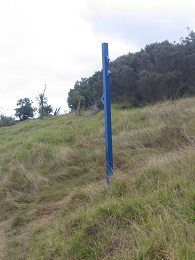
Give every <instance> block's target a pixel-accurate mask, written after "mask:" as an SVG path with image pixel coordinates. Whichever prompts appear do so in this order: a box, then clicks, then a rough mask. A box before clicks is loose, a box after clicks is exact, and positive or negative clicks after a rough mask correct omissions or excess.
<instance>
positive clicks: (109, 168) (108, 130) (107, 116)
mask: <svg viewBox="0 0 195 260" xmlns="http://www.w3.org/2000/svg"><path fill="white" fill-rule="evenodd" d="M102 67H103V96H102V99H101V100H102V103H103V105H104V124H105V143H106V181H107V184H110V176H111V175H113V154H112V125H111V106H110V79H109V76H110V71H109V56H108V43H102Z"/></svg>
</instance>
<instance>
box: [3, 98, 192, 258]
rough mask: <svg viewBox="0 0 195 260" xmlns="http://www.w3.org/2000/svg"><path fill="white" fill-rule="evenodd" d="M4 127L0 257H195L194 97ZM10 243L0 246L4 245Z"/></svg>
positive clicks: (114, 106)
mask: <svg viewBox="0 0 195 260" xmlns="http://www.w3.org/2000/svg"><path fill="white" fill-rule="evenodd" d="M120 108H121V105H113V107H112V124H113V150H114V165H115V171H114V176H113V178H112V183H111V186H110V187H108V186H107V185H106V181H105V148H104V122H103V112H102V111H101V112H99V113H97V114H95V115H91V114H90V113H89V112H86V113H85V114H83V115H82V116H80V117H76V116H74V115H73V114H71V113H70V114H67V115H63V116H59V117H48V118H45V119H44V120H39V119H37V120H29V121H24V122H21V123H20V124H17V125H14V126H11V127H6V128H5V127H2V128H0V137H1V138H0V208H1V212H0V221H1V222H0V236H2V237H1V239H0V256H3V258H2V259H9V260H12V259H14V260H15V259H189V260H191V259H194V258H195V247H194V245H195V218H194V217H195V117H194V114H195V99H194V98H189V99H181V100H174V101H166V102H164V103H158V104H156V105H154V106H151V107H149V106H147V107H144V108H136V109H131V110H124V109H123V110H121V109H120ZM2 243H4V246H2Z"/></svg>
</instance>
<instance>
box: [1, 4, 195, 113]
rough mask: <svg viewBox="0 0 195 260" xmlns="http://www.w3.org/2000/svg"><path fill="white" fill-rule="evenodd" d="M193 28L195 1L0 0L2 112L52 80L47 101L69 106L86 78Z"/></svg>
mask: <svg viewBox="0 0 195 260" xmlns="http://www.w3.org/2000/svg"><path fill="white" fill-rule="evenodd" d="M187 27H189V28H190V29H191V30H194V31H195V1H194V0H185V1H184V0H183V1H181V0H136V1H135V0H0V112H3V113H4V114H6V115H14V108H16V103H17V100H18V99H20V98H24V97H28V98H30V99H32V100H33V101H34V106H37V103H36V96H37V95H38V94H39V93H41V92H42V91H43V89H44V86H45V83H46V84H47V90H46V94H47V96H48V103H49V104H51V105H52V106H53V107H54V108H55V107H61V113H62V112H64V111H65V110H68V106H67V102H66V100H67V94H68V91H69V90H70V88H73V87H74V84H75V82H76V81H77V80H80V79H81V77H89V76H91V75H92V74H93V73H94V72H95V71H98V70H101V67H102V61H101V44H102V43H103V42H108V44H109V54H110V59H111V60H114V59H116V58H117V57H119V56H121V55H123V54H127V53H129V52H136V51H139V50H140V49H141V48H144V47H145V46H146V44H150V43H153V42H161V41H164V40H169V41H170V42H173V41H176V42H179V40H180V38H181V37H186V36H187V34H188V32H187V30H186V28H187Z"/></svg>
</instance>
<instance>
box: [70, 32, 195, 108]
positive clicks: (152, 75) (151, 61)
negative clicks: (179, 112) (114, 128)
mask: <svg viewBox="0 0 195 260" xmlns="http://www.w3.org/2000/svg"><path fill="white" fill-rule="evenodd" d="M187 29H188V36H187V37H185V38H181V39H180V42H179V43H176V42H174V43H170V42H169V41H168V40H166V41H163V42H161V43H157V42H156V43H152V44H147V45H146V46H145V48H144V49H141V50H140V51H139V52H136V53H128V54H126V55H123V56H121V57H118V58H117V59H116V60H114V61H112V62H111V63H110V70H111V75H110V87H111V101H112V102H114V103H123V104H124V106H125V107H137V106H145V105H147V104H151V103H155V102H158V101H162V100H166V99H176V98H180V97H183V96H189V95H194V94H195V33H194V32H193V31H191V30H190V29H189V28H187ZM101 96H102V71H97V72H95V73H94V74H93V75H92V76H90V77H89V78H81V80H80V81H77V82H76V83H75V85H74V88H73V89H70V91H69V93H68V100H67V101H68V106H69V107H70V108H71V109H72V110H73V109H78V108H79V109H80V108H84V109H87V108H89V107H91V106H93V105H95V104H96V105H98V104H99V103H100V98H101Z"/></svg>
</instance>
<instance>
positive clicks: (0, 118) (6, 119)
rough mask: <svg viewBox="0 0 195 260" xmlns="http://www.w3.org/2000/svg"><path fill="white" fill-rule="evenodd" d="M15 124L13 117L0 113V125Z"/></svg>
mask: <svg viewBox="0 0 195 260" xmlns="http://www.w3.org/2000/svg"><path fill="white" fill-rule="evenodd" d="M10 125H15V119H14V118H12V117H11V116H4V115H0V127H1V126H10Z"/></svg>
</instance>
